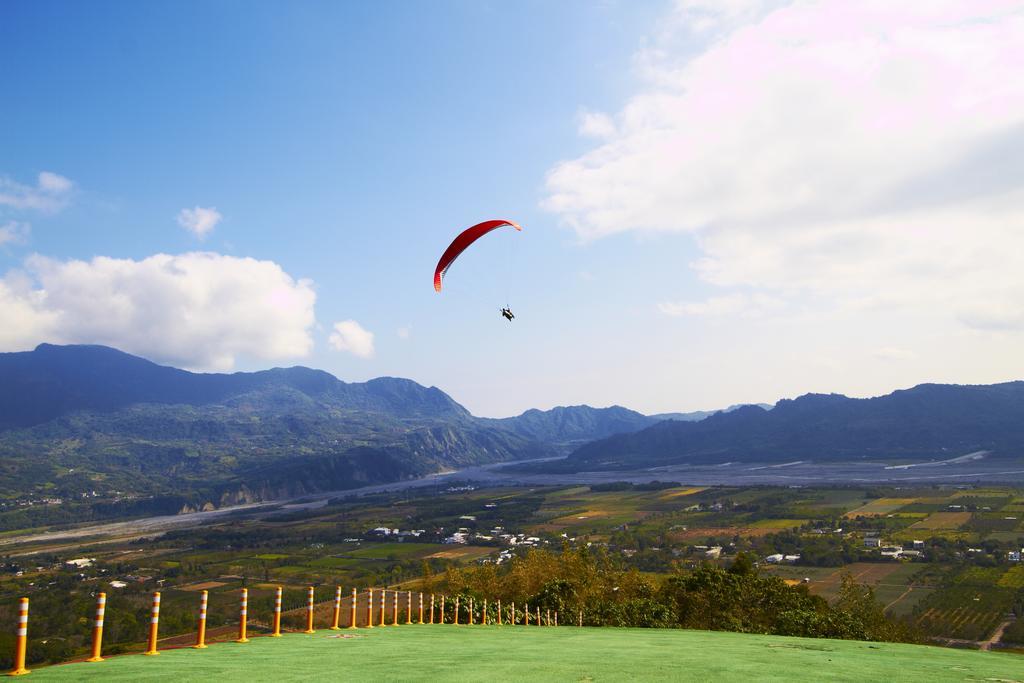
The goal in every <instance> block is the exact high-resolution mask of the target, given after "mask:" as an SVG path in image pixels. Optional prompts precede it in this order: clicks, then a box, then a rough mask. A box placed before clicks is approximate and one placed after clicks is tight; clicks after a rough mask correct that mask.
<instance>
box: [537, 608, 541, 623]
mask: <svg viewBox="0 0 1024 683" xmlns="http://www.w3.org/2000/svg"><path fill="white" fill-rule="evenodd" d="M537 626H542V624H541V623H540V607H538V608H537Z"/></svg>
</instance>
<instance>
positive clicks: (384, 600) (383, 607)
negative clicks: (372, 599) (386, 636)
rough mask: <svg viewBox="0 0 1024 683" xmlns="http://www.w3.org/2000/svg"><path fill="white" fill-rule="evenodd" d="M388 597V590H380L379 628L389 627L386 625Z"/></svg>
mask: <svg viewBox="0 0 1024 683" xmlns="http://www.w3.org/2000/svg"><path fill="white" fill-rule="evenodd" d="M387 596H388V591H387V589H386V588H381V589H380V619H379V620H378V621H377V625H378V626H387V624H386V623H384V613H385V612H386V611H387Z"/></svg>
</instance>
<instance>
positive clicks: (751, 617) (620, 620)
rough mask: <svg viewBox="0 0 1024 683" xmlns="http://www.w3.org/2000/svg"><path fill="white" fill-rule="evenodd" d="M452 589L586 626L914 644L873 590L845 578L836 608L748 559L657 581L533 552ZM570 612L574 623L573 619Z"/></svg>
mask: <svg viewBox="0 0 1024 683" xmlns="http://www.w3.org/2000/svg"><path fill="white" fill-rule="evenodd" d="M446 581H447V584H448V590H449V592H453V593H460V594H462V595H464V596H466V597H470V596H474V597H476V598H477V599H478V600H479V599H482V598H483V597H487V598H489V599H490V600H492V601H493V600H495V599H501V600H502V601H503V602H505V603H506V604H507V603H509V602H512V601H515V602H516V603H517V604H523V603H527V602H528V603H529V604H530V606H531V607H535V606H536V607H540V608H541V610H542V611H546V610H548V609H551V610H552V611H556V610H557V611H558V612H559V613H560V614H562V615H566V620H569V619H572V620H573V621H575V616H576V615H578V614H579V613H580V612H581V611H582V614H583V621H584V624H585V625H591V626H634V627H651V628H693V629H707V630H717V631H738V632H743V633H763V634H774V635H790V636H806V637H818V638H845V639H858V640H876V641H904V642H914V641H917V640H918V639H919V638H918V637H917V635H916V634H915V633H914V632H913V631H912V630H911V628H910V627H909V626H908V625H906V624H904V623H902V622H897V621H894V620H891V619H889V618H887V617H886V616H885V614H884V612H883V609H882V606H881V605H880V604H879V603H878V602H877V601H876V600H875V599H874V592H873V590H872V589H871V588H870V587H867V586H861V585H859V584H857V583H856V582H854V581H853V579H852V578H850V577H846V578H845V579H844V580H843V582H842V586H841V588H840V592H839V596H838V599H837V600H835V601H834V602H833V603H831V604H830V603H829V602H827V601H826V600H824V599H823V598H821V597H818V596H814V595H811V594H810V593H809V592H808V590H807V587H806V586H803V585H799V586H790V585H787V584H786V582H785V581H783V580H781V579H779V578H776V577H773V576H768V575H764V574H761V573H760V572H758V571H757V570H756V569H755V568H754V566H753V563H752V562H751V561H750V559H749V558H748V557H747V556H745V555H743V554H741V555H740V556H739V557H738V558H737V559H736V561H735V562H734V563H733V564H732V566H731V567H729V568H728V569H723V568H720V567H717V566H713V565H703V566H701V567H699V568H697V569H695V570H694V571H691V572H680V573H677V574H674V575H672V576H670V577H669V578H668V579H667V580H665V581H663V582H660V583H659V582H656V581H654V580H652V579H651V578H649V577H648V576H645V575H643V574H641V573H640V572H638V571H636V570H635V569H625V568H623V567H622V566H620V564H619V562H618V560H616V559H615V558H614V557H612V556H611V555H609V554H608V553H607V552H605V551H604V550H603V549H600V548H598V549H588V548H578V549H570V548H568V547H567V548H564V549H563V551H562V552H561V553H552V552H547V551H542V550H534V551H531V552H529V553H528V554H526V555H525V556H522V557H518V558H515V559H513V560H512V562H510V563H509V565H507V566H503V567H499V566H495V565H484V566H481V567H472V568H450V569H449V570H448V572H447V576H446ZM570 615H572V616H570Z"/></svg>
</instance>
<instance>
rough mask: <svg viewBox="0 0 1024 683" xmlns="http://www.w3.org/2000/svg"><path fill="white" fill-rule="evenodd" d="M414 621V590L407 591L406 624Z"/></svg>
mask: <svg viewBox="0 0 1024 683" xmlns="http://www.w3.org/2000/svg"><path fill="white" fill-rule="evenodd" d="M411 623H412V591H405V624H406V626H408V625H409V624H411Z"/></svg>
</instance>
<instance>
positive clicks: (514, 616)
mask: <svg viewBox="0 0 1024 683" xmlns="http://www.w3.org/2000/svg"><path fill="white" fill-rule="evenodd" d="M511 612H512V614H510V615H509V621H510V622H512V625H513V626H515V625H516V601H515V600H513V601H512V610H511Z"/></svg>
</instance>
